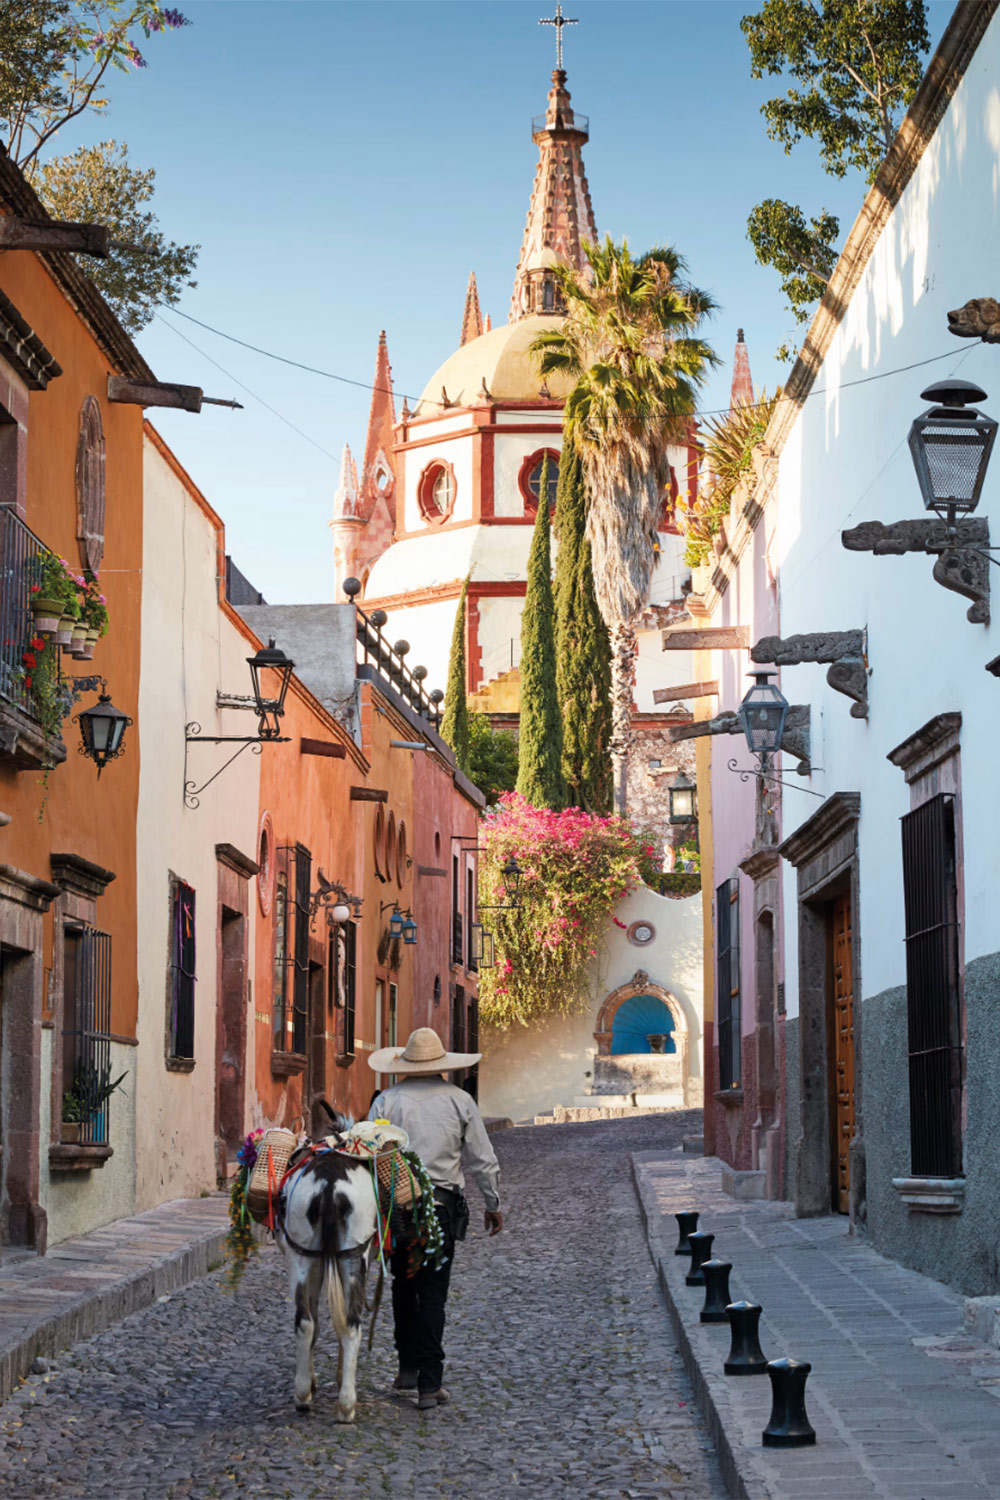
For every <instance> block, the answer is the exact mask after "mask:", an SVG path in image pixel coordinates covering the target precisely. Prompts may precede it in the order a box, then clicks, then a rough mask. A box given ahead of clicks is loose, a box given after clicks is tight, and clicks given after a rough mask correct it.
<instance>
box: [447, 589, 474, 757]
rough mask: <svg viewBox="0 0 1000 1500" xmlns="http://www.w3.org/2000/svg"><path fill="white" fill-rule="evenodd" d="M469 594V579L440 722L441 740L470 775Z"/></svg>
mask: <svg viewBox="0 0 1000 1500" xmlns="http://www.w3.org/2000/svg"><path fill="white" fill-rule="evenodd" d="M468 592H469V580H468V578H467V579H466V580H465V582H464V583H463V584H462V592H461V593H460V594H459V596H458V608H457V610H456V611H455V628H454V630H453V631H452V635H451V653H450V655H449V657H448V685H447V688H446V689H445V695H444V716H443V717H442V719H441V738H442V739H443V740H444V742H445V744H447V745H450V746H451V748H452V749H453V750H454V752H455V760H456V761H457V763H458V769H459V770H460V771H465V772H466V774H468V770H469V703H468V699H467V698H466V696H465V600H466V596H467V594H468Z"/></svg>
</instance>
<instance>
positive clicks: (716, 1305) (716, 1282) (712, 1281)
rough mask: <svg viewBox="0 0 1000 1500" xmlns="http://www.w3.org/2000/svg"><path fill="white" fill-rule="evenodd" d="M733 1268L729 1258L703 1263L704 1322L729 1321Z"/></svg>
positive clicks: (702, 1316)
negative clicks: (728, 1309)
mask: <svg viewBox="0 0 1000 1500" xmlns="http://www.w3.org/2000/svg"><path fill="white" fill-rule="evenodd" d="M732 1269H733V1267H732V1263H731V1262H730V1261H728V1260H706V1261H704V1262H703V1263H702V1267H701V1270H702V1275H703V1276H704V1278H705V1306H704V1307H703V1308H702V1310H701V1321H702V1322H703V1323H728V1322H729V1314H728V1313H727V1312H726V1308H727V1307H728V1306H729V1273H730V1271H731V1270H732Z"/></svg>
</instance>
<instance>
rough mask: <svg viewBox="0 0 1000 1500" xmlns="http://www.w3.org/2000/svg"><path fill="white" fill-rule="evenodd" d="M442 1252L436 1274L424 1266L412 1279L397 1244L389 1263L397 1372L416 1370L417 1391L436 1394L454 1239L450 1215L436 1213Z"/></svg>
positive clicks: (402, 1249)
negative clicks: (443, 1254)
mask: <svg viewBox="0 0 1000 1500" xmlns="http://www.w3.org/2000/svg"><path fill="white" fill-rule="evenodd" d="M438 1218H439V1219H440V1221H441V1232H442V1234H443V1236H444V1251H445V1255H446V1256H447V1257H448V1258H447V1260H446V1261H445V1263H444V1265H443V1266H442V1267H441V1269H440V1271H434V1270H432V1269H431V1267H430V1265H429V1264H428V1262H426V1261H425V1262H424V1264H423V1265H422V1266H421V1267H420V1270H419V1271H418V1272H417V1274H416V1275H415V1276H407V1274H406V1264H407V1250H406V1245H405V1244H401V1245H400V1247H399V1248H398V1249H397V1250H396V1251H395V1252H394V1253H393V1256H392V1259H391V1261H390V1262H389V1265H390V1269H391V1271H392V1316H393V1322H394V1323H395V1330H396V1337H395V1341H396V1353H397V1354H398V1355H399V1368H400V1369H401V1370H416V1372H417V1389H418V1390H420V1391H437V1390H440V1388H441V1381H442V1379H443V1377H444V1343H443V1340H444V1309H445V1303H446V1302H447V1301H448V1283H449V1282H450V1280H451V1262H452V1257H453V1255H454V1253H455V1239H454V1236H453V1235H452V1233H451V1219H450V1215H449V1214H447V1213H446V1212H444V1211H443V1210H442V1209H440V1208H439V1209H438Z"/></svg>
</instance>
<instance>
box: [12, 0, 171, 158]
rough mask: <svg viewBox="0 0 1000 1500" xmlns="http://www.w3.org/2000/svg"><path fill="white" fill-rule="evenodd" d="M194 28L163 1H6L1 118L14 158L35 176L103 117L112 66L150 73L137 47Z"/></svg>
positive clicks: (123, 70) (106, 104) (106, 105)
mask: <svg viewBox="0 0 1000 1500" xmlns="http://www.w3.org/2000/svg"><path fill="white" fill-rule="evenodd" d="M188 25H190V22H189V21H188V20H187V18H186V17H185V16H183V15H181V13H180V11H179V10H176V9H175V8H174V7H172V6H165V5H160V4H159V3H158V0H3V3H2V4H0V118H2V122H3V129H4V144H5V146H6V148H7V153H8V155H9V156H10V157H11V159H12V160H13V161H15V162H17V164H18V166H19V167H21V169H22V171H25V172H27V173H28V175H31V174H32V172H33V170H34V164H35V162H36V161H37V158H38V153H39V152H40V151H41V150H42V149H43V147H45V146H46V145H47V144H48V142H49V141H50V140H51V139H52V137H53V136H54V135H55V134H56V132H57V131H59V130H61V129H62V127H63V126H64V125H66V124H67V123H68V122H69V121H70V120H73V119H76V118H77V117H78V116H79V115H82V114H84V113H85V112H86V111H94V112H96V113H97V114H104V113H105V112H106V111H107V108H108V96H107V92H106V84H107V79H108V75H109V73H110V70H111V69H112V68H117V69H118V70H119V71H120V72H129V71H130V70H131V69H133V68H145V67H146V59H145V58H144V57H143V55H142V53H141V52H140V51H139V48H138V46H137V45H136V36H137V34H138V33H139V32H140V31H141V32H142V34H143V36H144V37H146V38H147V40H148V39H149V38H150V37H151V36H153V35H154V34H155V33H157V32H164V31H177V30H179V29H180V28H181V27H183V26H188Z"/></svg>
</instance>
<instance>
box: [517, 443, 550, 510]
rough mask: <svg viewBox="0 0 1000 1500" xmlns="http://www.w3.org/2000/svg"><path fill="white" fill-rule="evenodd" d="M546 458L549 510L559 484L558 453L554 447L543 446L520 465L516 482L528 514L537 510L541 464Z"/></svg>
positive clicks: (540, 482) (540, 484) (540, 486)
mask: <svg viewBox="0 0 1000 1500" xmlns="http://www.w3.org/2000/svg"><path fill="white" fill-rule="evenodd" d="M546 458H547V459H548V461H549V475H548V486H547V489H548V501H549V511H550V512H551V511H553V510H554V509H555V504H556V488H557V486H558V484H559V454H558V453H557V452H556V450H555V449H554V448H543V449H541V450H540V451H539V452H537V453H532V454H531V455H530V456H529V457H528V458H526V459H525V460H524V463H523V464H522V465H521V473H520V476H519V480H518V482H519V485H520V489H521V496H522V498H523V500H524V508H525V511H526V512H527V514H528V515H532V516H533V515H535V514H536V513H537V511H538V496H539V493H540V491H541V488H542V466H543V464H544V462H545V459H546Z"/></svg>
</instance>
